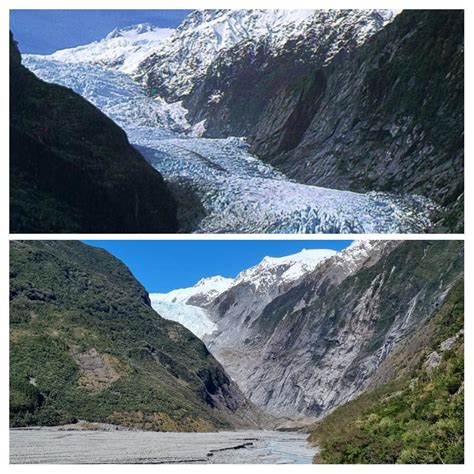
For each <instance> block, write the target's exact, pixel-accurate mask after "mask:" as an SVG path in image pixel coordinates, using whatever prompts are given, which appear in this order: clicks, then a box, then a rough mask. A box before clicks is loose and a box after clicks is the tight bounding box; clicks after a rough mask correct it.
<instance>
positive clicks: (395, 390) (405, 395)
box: [310, 280, 464, 464]
mask: <svg viewBox="0 0 474 474" xmlns="http://www.w3.org/2000/svg"><path fill="white" fill-rule="evenodd" d="M463 285H464V282H463V280H461V281H458V283H457V284H456V285H455V286H454V288H453V289H452V290H451V292H450V294H449V296H448V297H447V298H446V300H445V302H444V303H443V305H442V306H441V307H440V308H439V310H438V311H437V313H436V315H435V316H433V318H432V319H430V320H429V322H427V323H426V324H425V325H424V327H422V328H421V329H419V330H418V331H417V332H416V333H414V334H413V336H412V338H411V339H410V340H408V341H407V342H406V343H405V344H403V345H402V346H401V347H400V348H399V349H398V350H397V351H395V352H394V354H393V355H392V356H390V357H389V358H388V359H387V360H386V361H385V363H384V364H383V365H382V367H381V370H382V372H384V374H381V378H382V380H383V378H389V379H390V380H388V381H385V382H383V383H381V384H379V385H378V386H375V387H374V386H372V387H370V388H369V390H368V391H367V392H365V393H364V394H362V395H361V396H360V397H359V398H357V399H355V400H353V401H351V402H349V403H347V404H345V405H344V406H342V407H339V408H338V409H336V410H335V411H334V412H333V413H331V414H330V415H328V416H327V417H326V418H324V419H323V420H322V421H321V422H319V423H317V424H316V425H315V426H314V427H313V430H312V433H311V435H310V440H311V442H312V443H314V444H318V445H319V446H320V448H321V452H320V454H319V455H318V456H317V458H316V460H315V461H316V462H319V463H444V464H447V463H463V461H464V338H463V333H462V328H463V326H464V291H463ZM451 337H455V338H456V339H455V342H454V343H453V345H452V346H451V347H450V348H448V349H445V350H442V349H441V348H440V345H441V343H442V342H443V341H446V340H447V339H448V338H451ZM420 342H421V343H420ZM434 351H437V352H438V353H439V354H440V355H441V356H442V357H441V361H440V363H439V365H437V366H436V367H433V368H432V369H431V370H430V369H429V368H428V367H427V366H426V364H425V361H426V358H427V356H428V355H429V354H431V353H433V352H434ZM392 373H393V374H395V375H394V376H393V377H392V376H391V375H392Z"/></svg>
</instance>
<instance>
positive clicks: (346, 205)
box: [24, 47, 436, 233]
mask: <svg viewBox="0 0 474 474" xmlns="http://www.w3.org/2000/svg"><path fill="white" fill-rule="evenodd" d="M84 48H86V47H84ZM86 53H87V49H86V50H85V51H83V52H82V54H86ZM68 58H70V54H69V55H68V54H64V55H58V54H56V55H53V56H29V55H25V58H24V64H25V65H26V66H27V67H28V68H29V69H31V70H32V71H33V72H34V73H35V74H36V75H37V76H39V77H40V78H41V79H43V80H45V81H48V82H53V83H57V84H61V85H64V86H67V87H70V88H72V89H73V90H74V91H76V92H77V93H79V94H80V95H82V96H83V97H85V98H86V99H87V100H89V101H90V102H92V103H93V104H94V105H96V106H97V107H98V108H99V109H100V110H102V112H104V113H105V114H106V115H108V116H109V117H110V118H111V119H112V120H114V121H115V122H116V123H117V124H118V125H120V126H121V127H122V128H123V129H124V130H125V131H126V133H127V135H128V137H129V140H130V142H131V143H133V144H134V145H135V146H136V147H137V148H138V149H139V150H140V152H141V153H142V154H143V155H144V156H145V158H146V159H147V160H148V161H149V162H150V163H151V164H152V165H153V166H154V167H155V168H156V169H157V170H158V171H160V173H161V174H162V175H163V176H164V178H165V179H166V180H167V182H168V183H169V184H170V187H171V189H172V191H173V192H174V193H175V195H176V197H177V199H178V202H179V203H181V204H182V206H181V211H180V212H181V213H180V214H179V216H178V217H179V219H180V224H181V231H182V232H196V233H221V232H232V233H262V232H264V233H320V232H323V233H410V232H420V231H424V230H426V229H428V228H429V227H430V225H431V221H430V219H431V216H432V214H433V212H435V211H436V208H435V206H434V205H433V204H432V203H431V202H430V201H429V200H427V199H426V198H423V197H421V196H404V197H398V196H393V195H388V194H383V193H375V192H373V193H366V194H360V193H354V192H349V191H341V190H336V189H327V188H322V187H317V186H309V185H304V184H300V183H296V182H293V181H291V180H290V179H288V178H287V177H286V176H285V175H283V174H282V173H280V172H279V171H277V170H276V169H274V168H273V167H271V166H270V165H268V164H265V163H263V162H261V161H260V160H259V159H257V158H256V157H255V156H252V155H251V154H250V153H249V150H248V145H247V143H246V140H245V139H244V138H236V137H231V138H227V139H208V138H201V137H199V136H198V135H200V134H201V133H202V132H203V130H204V128H203V127H205V124H200V126H199V127H196V126H195V127H191V126H190V125H189V124H188V123H187V121H186V118H185V116H186V109H184V108H183V107H182V106H181V103H180V102H175V103H174V104H168V103H166V102H165V101H164V100H163V99H160V98H155V99H153V98H151V97H150V96H149V95H147V93H146V91H145V88H144V87H143V86H142V85H141V84H139V83H138V82H136V81H134V80H133V79H132V78H131V76H130V75H128V74H125V73H124V72H121V71H119V70H112V69H110V68H106V67H103V66H101V65H97V64H91V63H87V62H80V61H76V62H71V61H70V59H68ZM81 61H82V60H81Z"/></svg>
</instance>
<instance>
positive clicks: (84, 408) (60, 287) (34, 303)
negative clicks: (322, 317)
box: [10, 241, 263, 431]
mask: <svg viewBox="0 0 474 474" xmlns="http://www.w3.org/2000/svg"><path fill="white" fill-rule="evenodd" d="M10 261H11V265H10V415H11V424H12V425H13V426H27V425H55V424H63V423H69V422H74V421H76V420H77V419H83V420H88V421H96V422H108V423H115V424H122V425H127V426H132V427H136V428H143V429H153V430H160V431H209V430H215V429H217V428H232V427H245V426H247V427H248V426H252V427H255V426H258V424H259V422H260V421H262V420H263V417H261V415H260V413H259V412H258V410H256V409H255V407H253V406H252V405H251V404H250V403H248V401H247V400H246V398H245V397H244V396H243V395H242V393H241V392H240V390H239V389H238V387H237V386H236V384H235V383H234V382H233V381H232V380H231V379H230V377H229V376H228V375H227V373H226V372H225V371H224V369H223V368H222V366H221V365H220V364H219V363H218V362H217V361H216V359H215V358H214V357H213V356H212V355H211V354H210V353H209V351H208V350H207V349H206V347H205V346H204V344H203V343H202V342H201V341H200V340H199V339H197V338H196V337H195V336H194V335H193V334H192V333H191V332H189V331H188V330H187V329H185V328H184V327H183V326H181V325H180V324H177V323H175V322H172V321H168V320H165V319H163V318H161V317H160V316H159V315H158V314H157V313H156V312H155V311H154V310H153V309H152V308H151V306H150V299H149V297H148V294H147V293H146V291H145V289H144V288H143V287H142V286H141V285H140V284H139V283H138V282H137V281H136V280H135V279H134V277H133V276H132V274H131V273H130V271H129V270H128V269H127V268H126V267H125V266H124V265H123V264H122V263H121V262H120V261H118V260H117V259H116V258H114V257H112V256H111V255H109V254H108V253H107V252H105V251H103V250H100V249H97V248H93V247H89V246H87V245H84V244H82V243H79V242H74V241H61V242H59V241H47V242H46V241H44V242H43V241H30V242H19V241H14V242H12V243H11V253H10Z"/></svg>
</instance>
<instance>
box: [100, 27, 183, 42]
mask: <svg viewBox="0 0 474 474" xmlns="http://www.w3.org/2000/svg"><path fill="white" fill-rule="evenodd" d="M173 31H174V30H173V29H172V28H159V27H158V26H155V25H152V24H151V23H139V24H137V25H130V26H126V27H124V28H115V29H114V30H112V31H111V32H110V33H109V34H108V35H107V36H106V37H105V38H104V40H103V41H105V40H111V39H113V38H128V39H130V40H135V41H136V40H161V39H163V36H166V35H167V36H169V34H171V33H172V32H173Z"/></svg>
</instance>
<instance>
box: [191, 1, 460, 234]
mask: <svg viewBox="0 0 474 474" xmlns="http://www.w3.org/2000/svg"><path fill="white" fill-rule="evenodd" d="M463 22H464V17H463V12H462V11H434V10H433V11H404V12H402V13H400V14H399V15H397V16H396V17H395V18H394V19H393V21H392V22H391V23H389V24H386V26H384V27H383V28H382V26H383V23H382V24H381V25H380V28H381V30H380V31H378V32H374V34H373V36H370V35H369V37H365V38H364V41H363V42H362V43H363V44H361V43H360V42H357V41H354V38H357V33H356V32H357V31H361V30H362V31H364V27H363V25H361V23H357V22H356V23H355V24H354V25H353V27H354V30H350V29H349V30H347V31H345V33H344V35H342V36H341V35H339V30H338V27H337V26H335V24H334V23H333V22H330V21H328V22H327V23H326V24H327V26H328V29H329V31H323V30H321V31H318V30H316V36H314V35H315V33H313V36H312V32H311V30H309V31H306V32H304V35H303V36H302V38H304V40H305V41H298V40H297V39H295V40H293V39H291V40H290V41H288V43H287V44H286V45H285V47H284V48H282V49H281V50H279V51H278V52H277V53H276V54H275V53H274V52H272V53H273V54H272V53H270V52H269V48H268V47H266V45H265V43H256V44H255V45H245V44H239V45H237V46H235V47H234V48H233V49H231V50H229V51H228V52H227V53H226V54H225V55H221V56H220V57H219V58H218V59H217V60H216V61H215V63H214V64H213V65H212V66H211V67H210V68H209V69H208V71H207V73H206V75H205V77H204V78H203V79H202V81H201V82H199V83H198V84H197V85H196V87H195V88H194V89H193V91H192V93H191V95H190V96H189V97H188V98H186V99H185V105H186V106H187V107H188V108H189V109H190V114H189V117H190V119H191V120H192V121H194V122H202V123H203V124H204V128H205V130H206V132H205V134H207V135H208V136H211V137H221V136H227V135H245V136H248V137H249V139H250V141H251V143H252V151H253V152H255V153H256V154H257V155H258V156H259V157H260V158H262V159H264V160H267V161H268V162H270V163H272V164H274V165H276V166H277V167H278V168H279V169H280V170H282V171H283V172H285V173H286V174H287V175H288V176H290V177H292V178H294V179H296V180H297V181H300V182H304V183H308V184H315V185H320V186H326V187H334V188H338V189H350V190H353V191H367V190H380V191H389V192H394V193H418V194H422V195H425V196H428V197H431V198H433V199H434V200H435V201H437V202H438V203H439V204H442V205H443V206H445V208H447V209H446V211H445V212H444V213H443V215H442V216H441V217H440V222H439V226H440V228H442V229H449V230H459V229H462V225H463V224H462V221H463V169H464V167H463V151H464V145H463V140H464V123H463V122H464V106H463V103H464V102H463V101H464V80H463V76H464V59H463V58H464V25H463ZM319 33H321V34H322V36H318V35H319ZM321 38H323V40H321ZM317 39H319V40H321V41H319V42H317V41H316V42H315V40H317ZM334 44H336V45H338V48H337V54H334V55H332V54H330V51H328V49H329V48H330V46H331V45H334ZM315 45H318V46H315Z"/></svg>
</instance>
